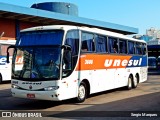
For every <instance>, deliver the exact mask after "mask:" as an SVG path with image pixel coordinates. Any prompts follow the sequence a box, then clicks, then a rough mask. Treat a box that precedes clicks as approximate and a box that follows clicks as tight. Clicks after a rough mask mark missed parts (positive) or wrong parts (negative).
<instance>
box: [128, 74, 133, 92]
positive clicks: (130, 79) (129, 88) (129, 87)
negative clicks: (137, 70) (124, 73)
mask: <svg viewBox="0 0 160 120" xmlns="http://www.w3.org/2000/svg"><path fill="white" fill-rule="evenodd" d="M132 86H133V77H132V76H131V75H130V76H129V77H128V84H127V89H128V90H131V89H132Z"/></svg>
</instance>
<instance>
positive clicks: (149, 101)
mask: <svg viewBox="0 0 160 120" xmlns="http://www.w3.org/2000/svg"><path fill="white" fill-rule="evenodd" d="M159 106H160V75H159V73H155V72H150V74H149V76H148V81H146V82H144V83H141V84H139V86H138V87H137V88H136V89H133V90H129V91H128V90H125V89H124V88H121V89H116V90H111V91H106V92H102V93H98V94H95V95H91V96H90V97H89V98H88V99H87V100H86V101H85V102H83V103H75V102H74V100H66V101H61V102H54V101H40V100H28V99H20V98H13V97H12V96H11V94H10V83H9V82H8V83H3V84H1V85H0V110H2V111H12V112H13V111H15V110H18V112H19V111H21V112H24V111H23V110H27V111H32V112H33V111H34V112H42V114H44V115H47V116H52V117H53V116H54V117H56V118H58V117H60V116H63V117H65V118H68V119H70V117H82V116H86V117H88V118H85V119H91V118H92V119H94V118H95V117H101V118H102V117H110V116H111V117H113V116H116V117H113V118H112V119H116V118H117V117H121V116H123V117H125V116H126V117H128V116H132V118H131V119H135V118H137V117H140V115H141V117H142V116H143V115H144V114H145V115H149V114H151V115H158V116H159V117H160V107H159ZM67 111H70V112H67ZM115 111H116V112H115ZM143 113H144V114H143ZM126 117H125V118H126ZM145 118H147V117H145ZM149 118H150V117H148V119H149ZM152 118H153V117H152ZM95 119H96V118H95ZM126 119H127V118H126ZM154 119H158V117H154Z"/></svg>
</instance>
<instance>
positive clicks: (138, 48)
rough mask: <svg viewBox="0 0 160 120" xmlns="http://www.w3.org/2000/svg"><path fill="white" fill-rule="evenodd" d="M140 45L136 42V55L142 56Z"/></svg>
mask: <svg viewBox="0 0 160 120" xmlns="http://www.w3.org/2000/svg"><path fill="white" fill-rule="evenodd" d="M141 47H142V45H141V43H139V42H136V54H138V55H141V54H142V49H141Z"/></svg>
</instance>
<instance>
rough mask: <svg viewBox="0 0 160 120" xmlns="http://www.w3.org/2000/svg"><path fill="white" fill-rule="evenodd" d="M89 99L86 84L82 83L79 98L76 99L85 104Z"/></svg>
mask: <svg viewBox="0 0 160 120" xmlns="http://www.w3.org/2000/svg"><path fill="white" fill-rule="evenodd" d="M86 97H87V88H86V84H85V83H84V82H81V84H80V86H79V88H78V96H77V98H76V100H77V102H79V103H81V102H84V101H85V99H86Z"/></svg>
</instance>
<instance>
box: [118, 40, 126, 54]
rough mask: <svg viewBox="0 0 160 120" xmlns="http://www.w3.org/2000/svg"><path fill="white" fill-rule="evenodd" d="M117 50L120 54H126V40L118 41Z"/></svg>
mask: <svg viewBox="0 0 160 120" xmlns="http://www.w3.org/2000/svg"><path fill="white" fill-rule="evenodd" d="M119 49H120V53H122V54H126V53H127V44H126V40H120V41H119Z"/></svg>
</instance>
